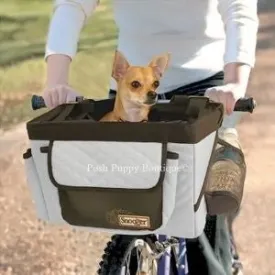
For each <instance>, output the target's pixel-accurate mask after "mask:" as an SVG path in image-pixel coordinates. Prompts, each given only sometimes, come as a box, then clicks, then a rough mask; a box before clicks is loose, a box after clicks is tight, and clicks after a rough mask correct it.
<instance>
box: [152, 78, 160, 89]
mask: <svg viewBox="0 0 275 275" xmlns="http://www.w3.org/2000/svg"><path fill="white" fill-rule="evenodd" d="M153 86H154V87H155V88H157V87H158V86H159V81H158V80H156V81H155V82H154V83H153Z"/></svg>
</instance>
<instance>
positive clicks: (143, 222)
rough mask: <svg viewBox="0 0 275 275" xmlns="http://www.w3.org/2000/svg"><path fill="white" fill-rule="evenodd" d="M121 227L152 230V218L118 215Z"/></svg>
mask: <svg viewBox="0 0 275 275" xmlns="http://www.w3.org/2000/svg"><path fill="white" fill-rule="evenodd" d="M118 222H119V225H120V226H127V227H139V228H150V218H149V217H147V216H134V215H118Z"/></svg>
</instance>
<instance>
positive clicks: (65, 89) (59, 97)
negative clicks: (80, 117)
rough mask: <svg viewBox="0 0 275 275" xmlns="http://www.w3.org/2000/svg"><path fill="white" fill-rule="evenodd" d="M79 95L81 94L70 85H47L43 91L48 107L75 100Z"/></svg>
mask: <svg viewBox="0 0 275 275" xmlns="http://www.w3.org/2000/svg"><path fill="white" fill-rule="evenodd" d="M78 96H80V95H79V93H78V92H76V91H75V90H73V89H72V88H71V87H70V86H68V85H56V86H52V87H47V88H46V89H45V90H44V92H43V98H44V101H45V104H46V106H47V107H48V108H55V107H56V106H58V105H60V104H63V103H69V102H75V101H76V97H78Z"/></svg>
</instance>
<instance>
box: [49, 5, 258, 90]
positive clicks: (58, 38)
mask: <svg viewBox="0 0 275 275" xmlns="http://www.w3.org/2000/svg"><path fill="white" fill-rule="evenodd" d="M113 3H114V4H113V5H114V6H113V8H114V18H115V22H116V24H117V27H118V29H119V36H118V46H117V48H118V50H120V51H121V52H122V53H123V54H124V55H125V57H126V58H127V59H128V61H129V62H130V64H133V65H140V66H144V65H146V64H148V63H149V61H150V60H151V59H152V57H153V56H155V55H157V54H161V53H165V52H170V53H171V60H170V64H169V68H168V70H167V71H166V72H165V74H164V77H163V78H162V80H161V85H160V87H159V89H158V91H159V93H162V92H166V91H169V90H171V89H174V88H177V87H180V86H183V85H186V84H189V83H192V82H195V81H199V80H202V79H205V78H207V77H210V76H212V75H214V74H215V73H217V72H219V71H222V70H223V67H224V65H225V64H227V63H232V62H240V63H245V64H248V65H250V66H251V67H253V66H254V64H255V49H256V40H257V39H256V37H257V31H258V16H257V0H113ZM97 4H98V0H56V1H55V9H54V14H53V17H52V20H51V24H50V28H49V33H48V41H47V46H46V57H47V56H49V55H51V54H65V55H68V56H70V57H71V58H72V59H73V57H74V56H75V54H76V52H77V45H78V41H79V35H80V32H81V29H82V27H83V26H84V24H85V21H86V20H87V19H88V18H89V17H91V16H92V14H93V12H94V11H95V8H96V6H97ZM110 88H112V89H116V83H115V81H114V80H113V79H112V78H111V84H110Z"/></svg>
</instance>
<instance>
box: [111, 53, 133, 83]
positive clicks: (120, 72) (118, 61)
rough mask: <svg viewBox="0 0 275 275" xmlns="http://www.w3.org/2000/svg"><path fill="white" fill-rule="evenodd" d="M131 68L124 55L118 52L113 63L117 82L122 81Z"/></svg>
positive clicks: (113, 75)
mask: <svg viewBox="0 0 275 275" xmlns="http://www.w3.org/2000/svg"><path fill="white" fill-rule="evenodd" d="M129 67H130V64H129V63H128V61H127V59H126V58H125V57H124V55H123V54H122V53H121V52H119V51H116V52H115V58H114V63H113V70H112V77H113V78H114V79H115V80H116V81H118V80H120V79H121V78H122V77H123V76H124V74H125V73H126V71H127V69H128V68H129Z"/></svg>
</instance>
